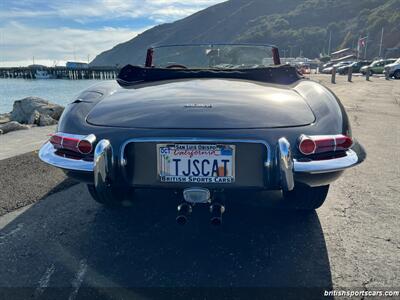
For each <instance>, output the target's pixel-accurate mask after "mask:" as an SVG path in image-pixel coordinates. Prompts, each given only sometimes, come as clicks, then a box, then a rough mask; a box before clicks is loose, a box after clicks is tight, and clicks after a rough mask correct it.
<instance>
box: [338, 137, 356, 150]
mask: <svg viewBox="0 0 400 300" xmlns="http://www.w3.org/2000/svg"><path fill="white" fill-rule="evenodd" d="M352 145H353V140H352V139H351V138H349V137H348V136H345V135H342V136H338V137H336V150H347V149H349V148H350V147H351V146H352Z"/></svg>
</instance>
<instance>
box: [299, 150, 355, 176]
mask: <svg viewBox="0 0 400 300" xmlns="http://www.w3.org/2000/svg"><path fill="white" fill-rule="evenodd" d="M293 162H294V172H296V173H309V174H320V173H329V172H337V171H342V170H344V169H347V168H350V167H353V166H355V165H357V164H358V163H359V162H360V161H359V158H358V155H357V153H356V152H355V151H353V150H351V149H349V150H347V151H346V155H345V156H343V157H338V158H332V159H325V160H307V161H299V160H296V159H294V160H293Z"/></svg>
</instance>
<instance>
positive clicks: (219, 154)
mask: <svg viewBox="0 0 400 300" xmlns="http://www.w3.org/2000/svg"><path fill="white" fill-rule="evenodd" d="M157 159H158V176H159V178H160V181H161V182H174V183H179V182H181V183H185V182H186V183H214V184H215V183H234V182H235V146H234V145H217V144H214V145H208V144H159V145H157Z"/></svg>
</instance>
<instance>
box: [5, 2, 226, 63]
mask: <svg viewBox="0 0 400 300" xmlns="http://www.w3.org/2000/svg"><path fill="white" fill-rule="evenodd" d="M5 2H7V4H5ZM220 2H223V0H179V1H178V0H86V1H79V0H63V1H48V0H24V1H20V0H7V1H4V0H3V1H2V0H0V65H3V66H4V65H7V62H8V63H9V64H11V63H12V64H19V63H21V62H22V61H25V62H26V60H30V59H31V57H33V56H35V58H36V59H37V60H39V59H43V60H46V61H52V60H58V61H64V60H71V59H74V57H75V58H76V59H79V60H84V61H86V60H87V56H88V55H89V56H90V59H93V58H94V57H95V56H96V55H97V54H99V53H100V52H101V51H104V50H107V49H110V48H112V47H113V46H115V45H116V44H119V43H121V42H124V41H127V40H130V39H132V38H133V37H135V36H136V35H137V34H138V33H141V32H143V31H144V30H146V29H148V28H150V27H151V26H154V25H157V24H160V23H165V22H172V21H175V20H177V19H180V18H183V17H186V16H188V15H190V14H192V13H195V12H196V11H199V10H201V9H204V8H206V7H208V6H210V5H213V4H216V3H220Z"/></svg>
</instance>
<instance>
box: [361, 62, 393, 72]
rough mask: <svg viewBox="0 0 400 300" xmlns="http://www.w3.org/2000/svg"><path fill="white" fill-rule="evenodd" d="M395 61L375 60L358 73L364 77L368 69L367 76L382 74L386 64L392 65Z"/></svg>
mask: <svg viewBox="0 0 400 300" xmlns="http://www.w3.org/2000/svg"><path fill="white" fill-rule="evenodd" d="M395 61H396V59H394V58H388V59H379V60H375V61H373V62H372V64H370V65H369V66H364V67H362V68H361V70H360V72H361V73H362V74H363V75H365V74H366V73H367V70H368V68H369V75H372V74H383V71H384V70H385V66H386V65H388V64H392V63H394V62H395Z"/></svg>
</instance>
